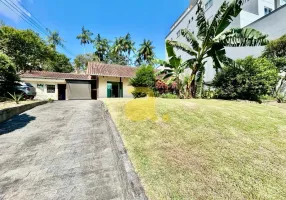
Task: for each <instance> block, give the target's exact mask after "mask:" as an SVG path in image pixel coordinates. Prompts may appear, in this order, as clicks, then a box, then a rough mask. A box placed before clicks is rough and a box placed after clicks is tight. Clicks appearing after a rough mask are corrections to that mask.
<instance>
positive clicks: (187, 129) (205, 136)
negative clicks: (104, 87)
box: [104, 99, 286, 200]
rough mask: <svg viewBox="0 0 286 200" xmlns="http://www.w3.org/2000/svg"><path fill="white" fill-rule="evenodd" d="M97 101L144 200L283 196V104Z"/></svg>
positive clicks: (285, 170)
mask: <svg viewBox="0 0 286 200" xmlns="http://www.w3.org/2000/svg"><path fill="white" fill-rule="evenodd" d="M104 102H105V104H106V105H107V107H108V109H109V111H110V113H111V115H112V117H113V120H114V121H115V123H116V125H117V127H118V129H119V131H120V133H121V135H122V138H123V141H124V144H125V146H126V148H127V150H128V153H129V156H130V158H131V161H132V163H133V165H134V166H135V169H136V171H137V172H138V174H139V176H140V178H141V180H142V183H143V186H144V188H145V190H146V193H147V195H148V197H149V198H150V199H152V200H157V199H158V200H159V199H286V105H281V104H280V105H275V104H273V105H270V104H261V105H259V104H256V103H246V102H235V101H219V100H171V99H156V100H155V107H154V106H153V107H152V103H148V102H147V101H146V100H145V101H143V100H128V99H105V100H104ZM146 108H147V110H148V109H149V111H150V110H152V109H153V108H154V109H155V111H156V113H155V114H156V117H154V116H152V117H150V118H151V119H147V120H144V117H142V116H141V115H144V112H145V114H147V115H150V112H149V111H147V112H146ZM132 112H133V114H134V116H132ZM151 112H152V111H151ZM151 114H152V113H151ZM136 116H137V117H136ZM138 116H139V117H138ZM140 116H141V117H140ZM145 117H146V116H145Z"/></svg>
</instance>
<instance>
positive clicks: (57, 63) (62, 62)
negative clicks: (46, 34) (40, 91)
mask: <svg viewBox="0 0 286 200" xmlns="http://www.w3.org/2000/svg"><path fill="white" fill-rule="evenodd" d="M49 58H50V59H49V60H48V61H47V62H45V63H44V64H43V66H42V69H43V70H45V71H51V72H62V73H70V72H73V71H74V68H73V66H72V64H71V62H70V59H69V58H67V57H66V56H65V55H64V54H61V53H58V52H56V51H51V52H50V55H49Z"/></svg>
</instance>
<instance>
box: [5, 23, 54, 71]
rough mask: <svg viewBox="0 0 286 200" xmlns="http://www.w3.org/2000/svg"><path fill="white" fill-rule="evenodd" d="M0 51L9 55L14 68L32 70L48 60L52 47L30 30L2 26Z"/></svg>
mask: <svg viewBox="0 0 286 200" xmlns="http://www.w3.org/2000/svg"><path fill="white" fill-rule="evenodd" d="M0 51H1V52H3V53H4V54H6V55H7V56H9V57H10V58H11V59H12V61H13V62H14V64H15V66H16V70H17V71H18V72H19V71H21V70H23V71H26V70H32V69H39V67H40V66H41V65H42V64H43V63H45V62H46V61H48V59H49V53H50V52H51V51H52V49H51V48H50V47H49V46H47V45H46V43H45V41H44V40H42V39H41V38H40V37H39V36H38V35H37V34H36V33H35V32H33V31H32V30H17V29H14V28H12V27H9V26H2V27H1V31H0Z"/></svg>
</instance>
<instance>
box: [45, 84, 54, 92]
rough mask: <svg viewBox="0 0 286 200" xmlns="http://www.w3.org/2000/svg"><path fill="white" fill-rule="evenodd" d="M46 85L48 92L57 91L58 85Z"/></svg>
mask: <svg viewBox="0 0 286 200" xmlns="http://www.w3.org/2000/svg"><path fill="white" fill-rule="evenodd" d="M50 86H52V87H54V88H53V92H51V88H50V89H49V87H50ZM46 87H47V93H49V94H54V93H56V85H46Z"/></svg>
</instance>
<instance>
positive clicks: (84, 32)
mask: <svg viewBox="0 0 286 200" xmlns="http://www.w3.org/2000/svg"><path fill="white" fill-rule="evenodd" d="M92 35H93V33H92V32H90V31H89V30H88V29H85V28H84V26H83V27H82V29H81V34H79V35H78V36H76V39H78V40H80V44H81V45H83V46H84V53H85V45H86V44H89V43H91V42H92V39H91V36H92Z"/></svg>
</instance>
